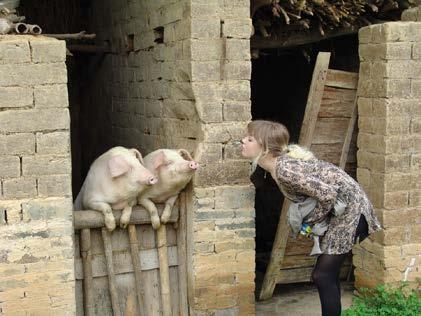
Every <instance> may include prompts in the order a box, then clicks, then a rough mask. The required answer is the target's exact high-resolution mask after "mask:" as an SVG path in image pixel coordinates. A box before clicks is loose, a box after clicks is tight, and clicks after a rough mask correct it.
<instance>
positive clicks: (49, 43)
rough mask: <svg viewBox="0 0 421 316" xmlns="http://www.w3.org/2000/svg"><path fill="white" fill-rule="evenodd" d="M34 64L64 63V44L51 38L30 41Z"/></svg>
mask: <svg viewBox="0 0 421 316" xmlns="http://www.w3.org/2000/svg"><path fill="white" fill-rule="evenodd" d="M30 45H31V52H32V61H33V62H34V63H56V62H65V61H66V42H65V41H59V40H56V39H53V38H45V37H43V38H40V39H31V41H30Z"/></svg>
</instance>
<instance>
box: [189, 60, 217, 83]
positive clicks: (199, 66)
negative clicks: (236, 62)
mask: <svg viewBox="0 0 421 316" xmlns="http://www.w3.org/2000/svg"><path fill="white" fill-rule="evenodd" d="M191 67H192V68H191V70H192V76H191V79H192V81H217V80H220V77H221V65H220V62H219V61H197V62H196V61H194V62H192V65H191Z"/></svg>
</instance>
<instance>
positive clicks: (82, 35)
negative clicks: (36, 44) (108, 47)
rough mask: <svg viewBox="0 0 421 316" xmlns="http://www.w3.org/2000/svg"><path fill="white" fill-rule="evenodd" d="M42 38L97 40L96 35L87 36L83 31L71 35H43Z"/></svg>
mask: <svg viewBox="0 0 421 316" xmlns="http://www.w3.org/2000/svg"><path fill="white" fill-rule="evenodd" d="M42 36H48V37H54V38H57V39H60V40H66V39H76V40H78V39H94V38H96V34H86V31H82V32H79V33H71V34H42Z"/></svg>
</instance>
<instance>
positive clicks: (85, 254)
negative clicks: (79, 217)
mask: <svg viewBox="0 0 421 316" xmlns="http://www.w3.org/2000/svg"><path fill="white" fill-rule="evenodd" d="M80 248H81V249H80V250H81V254H82V266H83V292H84V296H83V297H84V302H83V303H84V304H83V305H84V309H83V310H84V314H85V316H93V315H94V311H93V305H94V301H93V290H94V289H93V276H92V253H91V230H90V229H86V228H85V229H82V230H81V232H80Z"/></svg>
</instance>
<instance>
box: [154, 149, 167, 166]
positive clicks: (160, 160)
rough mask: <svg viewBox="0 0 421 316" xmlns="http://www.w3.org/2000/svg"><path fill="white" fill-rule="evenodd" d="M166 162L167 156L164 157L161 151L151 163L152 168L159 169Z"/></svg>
mask: <svg viewBox="0 0 421 316" xmlns="http://www.w3.org/2000/svg"><path fill="white" fill-rule="evenodd" d="M166 162H167V156H165V153H164V152H163V151H160V152H159V153H158V154H157V155H156V156H155V159H154V162H153V166H154V168H155V170H156V169H158V168H159V167H161V166H162V165H164V164H165V163H166Z"/></svg>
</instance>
